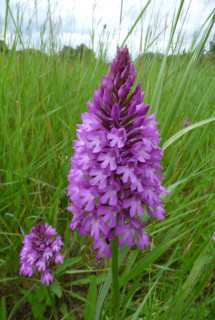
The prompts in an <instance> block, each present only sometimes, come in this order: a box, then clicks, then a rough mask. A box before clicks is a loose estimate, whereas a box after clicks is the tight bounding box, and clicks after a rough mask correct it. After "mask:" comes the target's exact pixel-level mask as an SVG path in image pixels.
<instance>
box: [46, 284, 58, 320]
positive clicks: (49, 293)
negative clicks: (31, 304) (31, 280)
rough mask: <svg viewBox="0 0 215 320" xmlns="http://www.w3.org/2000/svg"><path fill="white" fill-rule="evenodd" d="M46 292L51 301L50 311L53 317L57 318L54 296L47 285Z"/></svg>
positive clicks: (56, 319)
mask: <svg viewBox="0 0 215 320" xmlns="http://www.w3.org/2000/svg"><path fill="white" fill-rule="evenodd" d="M47 292H48V296H49V299H50V302H51V305H52V312H53V316H54V319H55V320H58V315H57V310H56V307H55V301H54V297H53V296H52V294H51V291H50V288H49V287H47Z"/></svg>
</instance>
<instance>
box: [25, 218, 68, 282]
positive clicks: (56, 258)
mask: <svg viewBox="0 0 215 320" xmlns="http://www.w3.org/2000/svg"><path fill="white" fill-rule="evenodd" d="M23 243H24V246H23V248H22V250H21V253H20V264H21V267H20V270H19V274H20V275H21V274H24V275H25V276H28V277H31V276H32V275H33V274H34V273H35V272H36V271H42V273H41V282H42V283H43V284H44V283H46V285H47V286H49V284H50V282H52V281H53V278H54V277H53V271H52V270H51V269H50V263H51V262H53V264H58V263H63V259H64V256H62V255H61V253H60V250H61V247H62V246H63V242H62V241H61V236H59V235H58V234H57V232H56V230H55V228H52V227H51V226H49V225H48V224H47V223H46V224H45V226H43V225H42V224H41V223H37V224H36V226H35V227H34V228H31V232H30V234H29V235H25V239H24V241H23Z"/></svg>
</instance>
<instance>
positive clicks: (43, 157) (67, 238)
mask: <svg viewBox="0 0 215 320" xmlns="http://www.w3.org/2000/svg"><path fill="white" fill-rule="evenodd" d="M182 2H183V1H182ZM178 13H179V15H180V10H179V12H178ZM7 14H8V15H9V11H8V12H7ZM139 19H140V18H139ZM175 19H176V20H175V22H177V16H176V18H175ZM214 22H215V17H214V15H211V16H210V17H209V19H208V28H207V29H206V31H205V32H204V33H202V34H201V36H200V38H199V39H198V41H196V42H195V43H194V44H193V46H192V48H191V49H190V51H189V53H188V54H187V53H184V54H181V53H180V52H179V51H178V52H174V54H172V55H170V52H169V51H168V50H167V51H166V53H165V54H164V55H160V54H156V53H155V54H151V55H146V54H141V55H139V57H138V59H136V60H135V61H134V62H135V68H136V71H137V77H136V82H135V84H137V83H138V82H139V81H141V83H142V90H145V100H144V102H145V104H150V105H151V108H150V111H149V113H150V114H152V113H156V114H157V118H156V120H157V121H158V122H159V125H158V128H159V131H160V135H161V137H162V142H161V144H160V146H161V147H162V148H163V151H164V157H163V159H162V167H163V168H164V176H165V178H166V179H165V181H164V182H163V185H164V186H165V187H167V188H168V191H169V193H170V196H169V197H166V198H165V199H164V200H165V209H166V210H167V214H166V215H165V220H164V221H159V220H155V219H151V220H150V221H151V222H152V223H151V224H150V225H149V226H148V227H147V232H148V233H149V234H150V236H151V237H152V244H151V249H150V250H148V249H145V250H143V251H142V250H140V249H138V248H136V247H132V248H131V249H128V248H127V246H126V245H125V246H123V247H122V248H120V250H119V266H120V268H119V276H120V278H119V282H120V301H121V307H120V308H121V311H120V319H121V320H135V319H142V320H153V319H159V320H164V319H168V320H171V319H183V320H188V319H189V320H193V319H198V320H201V319H202V320H203V319H204V320H205V319H206V320H212V319H215V307H214V305H215V285H214V280H215V272H214V270H215V263H214V262H215V256H214V249H215V243H214V241H213V240H212V237H213V234H214V232H215V207H214V204H215V196H214V189H215V188H214V186H215V180H214V179H215V178H214V177H215V147H214V143H215V138H214V133H215V103H214V101H215V60H214V56H212V55H206V56H205V57H204V58H203V59H202V58H201V53H202V51H203V49H204V46H205V43H206V41H207V39H208V37H209V35H210V34H211V30H212V27H213V25H214ZM6 27H7V25H6V23H5V29H6ZM174 31H175V30H174V23H173V28H172V32H173V34H174ZM5 32H6V31H5ZM131 32H132V30H131ZM173 34H172V36H173ZM20 37H21V35H18V36H17V38H16V40H15V41H14V44H13V47H12V48H11V50H10V51H8V52H6V50H5V48H3V52H0V61H1V62H0V136H1V138H0V190H1V192H0V252H1V254H0V288H1V289H0V301H1V303H0V318H1V320H5V319H8V320H10V319H71V320H73V319H74V320H76V319H87V320H88V319H89V320H91V319H92V320H93V319H97V320H99V319H103V320H111V319H113V317H112V313H111V307H112V296H111V264H110V262H109V261H107V260H106V259H105V257H103V258H102V259H101V260H99V261H97V259H96V254H97V253H96V250H95V249H93V246H92V245H93V242H92V239H91V237H88V236H80V235H79V234H78V233H77V231H72V232H71V230H70V228H69V226H70V221H71V217H72V215H71V213H70V212H69V211H67V210H66V208H67V207H68V205H69V203H70V201H69V198H68V196H67V186H68V179H67V175H68V172H69V169H70V166H71V165H70V157H71V156H72V155H73V153H74V150H73V140H75V139H76V129H77V124H79V123H81V113H83V112H87V111H88V109H87V105H86V102H87V101H88V100H90V101H92V97H93V93H94V91H95V90H98V87H99V83H100V82H101V79H102V75H103V74H105V75H107V74H108V72H109V68H110V63H109V62H107V60H106V59H105V56H104V55H103V54H102V53H101V54H100V55H99V56H98V57H97V58H94V57H93V56H92V57H91V56H86V55H85V54H83V55H81V56H78V57H77V58H73V59H71V58H70V57H69V56H64V57H62V55H60V53H59V52H55V51H54V50H52V51H51V52H50V54H49V55H47V54H46V53H45V52H44V50H42V44H41V51H34V52H31V51H29V50H23V51H19V52H18V51H17V44H18V43H19V42H20ZM171 45H172V38H171V37H170V40H169V44H168V46H169V47H168V48H167V49H169V48H170V46H171ZM187 118H189V121H190V122H189V125H188V126H187V127H186V128H183V123H184V121H185V119H187ZM39 221H40V222H42V223H45V222H48V223H49V224H50V225H52V226H53V227H55V228H56V229H57V231H58V233H59V234H61V235H62V237H63V240H64V247H63V252H64V255H65V261H64V263H63V264H62V265H59V266H58V267H57V268H56V270H55V278H54V282H53V283H52V284H51V285H50V287H49V288H48V289H47V287H46V286H45V285H41V283H40V278H39V276H38V277H37V276H33V277H32V278H28V277H25V276H19V260H20V256H19V254H20V250H21V248H22V241H23V239H24V235H25V234H27V233H29V231H30V228H31V227H33V226H34V225H35V223H37V222H39Z"/></svg>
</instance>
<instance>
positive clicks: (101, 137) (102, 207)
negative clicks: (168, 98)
mask: <svg viewBox="0 0 215 320" xmlns="http://www.w3.org/2000/svg"><path fill="white" fill-rule="evenodd" d="M135 77H136V72H135V69H134V64H132V63H131V61H130V56H129V52H128V49H127V47H126V46H125V47H124V48H123V49H119V48H118V51H117V57H116V59H115V60H113V62H112V64H111V67H110V72H109V75H108V76H103V78H102V82H101V84H100V85H99V89H98V91H95V93H94V95H93V99H94V101H93V103H92V102H90V101H88V102H87V106H88V109H89V113H87V112H85V113H83V114H82V116H81V118H82V122H83V123H82V124H80V125H78V129H77V138H78V139H77V140H76V141H74V151H75V153H74V156H73V157H72V158H71V165H72V168H71V170H70V172H69V175H68V179H69V187H68V195H69V197H70V200H71V202H72V203H71V204H70V206H69V207H68V210H69V211H70V212H72V214H73V218H72V221H71V225H70V228H71V230H75V229H78V230H79V231H78V232H79V234H81V235H86V234H89V235H91V236H92V237H93V238H94V246H93V247H94V248H95V249H98V255H97V258H98V259H100V258H101V256H102V255H103V254H104V255H105V256H106V258H107V259H109V258H110V257H111V255H112V246H111V245H112V242H113V240H116V241H117V243H118V245H119V246H122V245H124V244H125V243H127V245H128V247H131V246H132V245H135V244H136V245H137V246H138V247H139V248H140V249H144V248H145V247H147V248H149V247H150V241H151V239H150V237H149V235H148V234H147V232H146V230H145V229H146V226H147V224H146V223H144V222H143V220H142V217H143V216H144V215H147V214H148V215H149V216H150V217H152V218H156V219H159V220H163V219H164V214H165V213H166V211H165V210H164V208H163V198H164V197H163V196H165V195H168V192H167V190H166V188H164V187H163V186H161V182H162V181H163V180H164V178H163V177H162V173H161V171H162V170H163V168H162V167H161V166H160V161H161V158H162V156H163V151H162V149H161V148H159V147H158V145H159V143H160V141H161V138H160V136H159V131H158V129H157V127H156V126H157V124H158V123H157V122H155V118H156V114H152V115H150V116H148V117H147V112H148V111H149V108H150V106H149V105H144V103H143V98H144V94H145V92H141V83H139V84H138V85H137V87H136V88H135V89H134V90H133V91H132V86H133V85H134V82H135Z"/></svg>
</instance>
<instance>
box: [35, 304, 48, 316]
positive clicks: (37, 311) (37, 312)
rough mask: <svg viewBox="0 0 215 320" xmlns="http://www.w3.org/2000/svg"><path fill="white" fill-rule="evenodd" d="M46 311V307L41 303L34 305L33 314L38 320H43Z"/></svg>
mask: <svg viewBox="0 0 215 320" xmlns="http://www.w3.org/2000/svg"><path fill="white" fill-rule="evenodd" d="M45 311H46V306H45V305H44V304H41V303H39V302H35V303H33V304H32V312H33V315H34V317H35V318H36V319H41V318H42V317H43V315H44V312H45Z"/></svg>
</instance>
